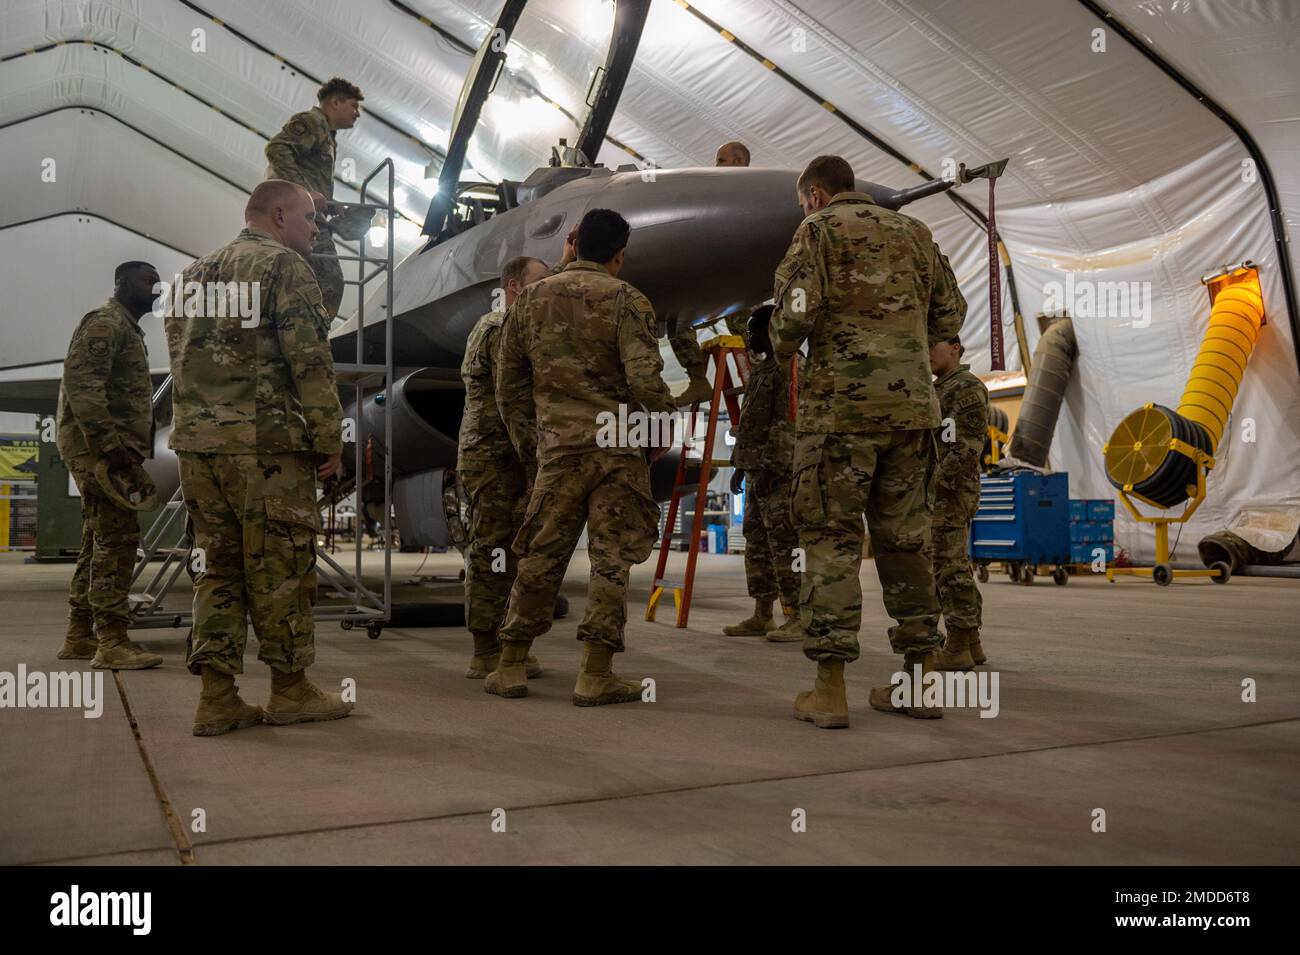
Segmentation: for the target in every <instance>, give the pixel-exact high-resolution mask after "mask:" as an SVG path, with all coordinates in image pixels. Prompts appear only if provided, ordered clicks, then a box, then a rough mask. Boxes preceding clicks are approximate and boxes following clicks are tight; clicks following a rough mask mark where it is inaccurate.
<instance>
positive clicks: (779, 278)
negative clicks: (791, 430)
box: [769, 192, 966, 433]
mask: <svg viewBox="0 0 1300 955" xmlns="http://www.w3.org/2000/svg"><path fill="white" fill-rule="evenodd" d="M773 297H774V299H775V301H776V310H775V311H774V312H773V313H772V321H771V326H770V329H769V332H770V337H771V339H772V345H773V348H774V349H775V350H776V356H777V358H778V359H779V360H781V361H789V360H790V357H791V356H792V355H794V353H795V351H796V350H797V349H798V348H799V345H800V344H801V343H802V342H803V341H804V339H807V340H808V343H809V361H808V373H807V375H806V376H805V378H804V380H802V381H801V382H800V383H799V415H798V431H799V432H800V433H804V432H816V433H830V432H839V433H844V432H847V433H863V432H880V431H902V430H912V429H917V428H933V427H935V426H936V425H937V424H938V423H939V402H938V400H937V398H936V397H935V394H934V385H933V383H932V376H931V374H930V362H929V351H930V344H932V343H934V342H938V341H940V340H942V339H945V338H951V337H952V336H954V335H956V334H957V332H958V331H959V330H960V329H961V324H962V321H963V319H964V318H965V317H966V300H965V299H963V298H962V295H961V291H960V290H959V289H958V288H957V282H956V280H955V279H954V277H953V274H952V269H951V268H950V267H949V266H948V260H947V259H946V258H944V256H943V255H942V254H941V253H940V252H939V250H938V248H936V246H935V244H934V240H933V239H932V238H931V237H930V230H929V229H928V228H927V227H926V226H925V224H924V223H922V222H920V221H918V220H916V219H913V218H911V217H910V216H905V215H903V214H902V213H898V212H891V211H889V210H887V209H883V208H881V207H880V206H878V205H876V204H875V203H874V202H873V201H872V200H871V197H869V196H867V195H864V194H862V193H857V192H842V193H840V194H838V195H837V196H835V197H834V199H832V200H831V202H830V203H829V204H828V205H827V206H826V207H825V208H823V209H820V210H818V211H817V212H814V213H813V214H812V215H810V216H809V217H808V218H806V219H804V221H803V222H802V223H801V224H800V226H799V228H798V230H796V232H795V234H794V241H793V242H791V244H790V249H789V251H788V252H786V255H785V259H784V260H782V262H781V265H780V266H779V267H778V268H777V270H776V287H775V290H774V294H773Z"/></svg>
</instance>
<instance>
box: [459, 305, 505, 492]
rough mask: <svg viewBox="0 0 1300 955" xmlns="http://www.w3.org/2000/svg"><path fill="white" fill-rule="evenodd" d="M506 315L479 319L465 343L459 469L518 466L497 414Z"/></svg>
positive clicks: (487, 316) (462, 369) (499, 314)
mask: <svg viewBox="0 0 1300 955" xmlns="http://www.w3.org/2000/svg"><path fill="white" fill-rule="evenodd" d="M505 317H506V316H505V313H504V312H488V313H487V314H486V315H484V316H483V317H482V318H480V319H479V320H478V323H477V324H476V325H475V326H474V328H473V330H472V331H471V332H470V333H469V339H468V340H467V341H466V342H465V358H464V360H463V361H462V362H461V364H460V377H461V380H462V381H463V382H464V383H465V413H464V416H463V417H462V418H461V419H460V446H459V451H458V453H457V456H456V468H457V470H461V469H463V468H464V467H465V466H466V465H468V464H471V463H474V464H494V463H497V462H500V461H502V460H505V461H507V462H511V463H517V461H518V458H517V456H516V455H515V448H514V445H512V444H511V443H510V434H509V432H507V431H506V426H505V423H504V422H503V421H502V420H501V414H500V413H499V412H498V411H497V395H496V363H497V354H496V352H497V348H498V345H499V344H500V339H501V323H502V321H504V320H505Z"/></svg>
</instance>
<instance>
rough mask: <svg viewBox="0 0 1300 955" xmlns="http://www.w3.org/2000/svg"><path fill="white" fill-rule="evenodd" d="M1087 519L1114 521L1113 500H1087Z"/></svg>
mask: <svg viewBox="0 0 1300 955" xmlns="http://www.w3.org/2000/svg"><path fill="white" fill-rule="evenodd" d="M1088 520H1090V521H1114V520H1115V502H1114V501H1089V502H1088Z"/></svg>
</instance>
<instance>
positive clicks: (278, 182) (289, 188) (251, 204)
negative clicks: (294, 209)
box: [244, 179, 316, 220]
mask: <svg viewBox="0 0 1300 955" xmlns="http://www.w3.org/2000/svg"><path fill="white" fill-rule="evenodd" d="M294 197H298V198H299V199H310V198H311V197H310V196H309V195H308V193H307V190H306V189H304V188H303V187H302V186H300V185H298V184H297V183H296V182H290V181H289V180H288V179H267V180H264V181H262V182H259V183H258V184H257V186H256V187H254V189H253V192H252V194H251V195H250V196H249V197H248V203H247V204H246V205H245V206H244V218H245V219H246V220H247V219H249V218H250V217H252V216H264V215H267V214H269V213H270V211H271V210H272V209H274V208H275V207H276V206H288V205H289V204H290V202H292V201H293V198H294ZM315 205H316V204H315V203H314V202H313V203H312V208H313V209H314V208H315Z"/></svg>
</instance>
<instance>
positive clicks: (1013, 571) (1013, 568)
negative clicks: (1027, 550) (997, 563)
mask: <svg viewBox="0 0 1300 955" xmlns="http://www.w3.org/2000/svg"><path fill="white" fill-rule="evenodd" d="M1007 575H1008V576H1009V577H1010V578H1011V582H1012V583H1013V584H1018V583H1020V563H1019V562H1018V561H1014V560H1013V561H1012V562H1011V565H1010V566H1009V567H1008V568H1007Z"/></svg>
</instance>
